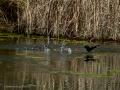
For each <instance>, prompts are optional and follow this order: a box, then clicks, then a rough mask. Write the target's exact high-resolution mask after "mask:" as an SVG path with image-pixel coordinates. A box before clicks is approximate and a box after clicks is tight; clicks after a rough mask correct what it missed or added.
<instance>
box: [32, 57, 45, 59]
mask: <svg viewBox="0 0 120 90" xmlns="http://www.w3.org/2000/svg"><path fill="white" fill-rule="evenodd" d="M31 58H33V59H38V58H45V57H31Z"/></svg>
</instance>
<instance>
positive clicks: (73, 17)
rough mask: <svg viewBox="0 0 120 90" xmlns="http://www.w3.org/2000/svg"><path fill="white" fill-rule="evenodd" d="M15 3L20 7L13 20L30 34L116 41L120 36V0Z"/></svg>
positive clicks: (16, 0) (23, 0)
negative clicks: (15, 19) (15, 18)
mask: <svg viewBox="0 0 120 90" xmlns="http://www.w3.org/2000/svg"><path fill="white" fill-rule="evenodd" d="M12 3H15V4H17V8H18V9H17V21H16V22H14V23H18V24H16V25H18V26H17V27H18V28H17V29H18V30H19V29H20V30H24V33H27V34H34V33H37V34H40V35H47V34H50V35H51V36H53V37H60V36H66V37H69V38H73V37H75V38H85V39H88V38H89V39H114V40H116V39H118V37H119V30H120V28H119V26H120V17H119V16H120V15H119V13H120V10H119V0H114V1H112V0H106V1H96V0H90V1H88V0H76V1H73V0H43V1H41V0H34V1H33V0H12ZM19 12H20V13H19ZM14 25H15V24H14ZM52 28H53V29H52ZM51 29H52V30H51ZM19 32H22V31H19Z"/></svg>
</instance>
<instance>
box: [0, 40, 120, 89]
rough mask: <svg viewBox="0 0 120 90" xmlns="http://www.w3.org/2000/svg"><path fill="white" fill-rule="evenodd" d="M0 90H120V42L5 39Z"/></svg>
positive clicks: (0, 51) (1, 47)
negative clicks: (48, 46) (90, 49)
mask: <svg viewBox="0 0 120 90" xmlns="http://www.w3.org/2000/svg"><path fill="white" fill-rule="evenodd" d="M48 43H49V45H50V49H49V51H48V50H45V48H44V45H47V44H48ZM98 44H99V45H100V47H98V48H95V49H94V50H92V51H91V52H90V53H87V52H86V50H85V49H84V46H85V45H89V46H94V45H98ZM61 47H63V48H62V50H61ZM68 49H69V50H68ZM0 90H120V45H119V43H93V42H91V43H77V42H68V41H63V40H61V41H58V40H55V39H50V40H49V42H48V40H47V39H27V38H2V39H1V40H0Z"/></svg>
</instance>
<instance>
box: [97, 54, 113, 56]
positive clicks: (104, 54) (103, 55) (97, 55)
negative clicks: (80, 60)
mask: <svg viewBox="0 0 120 90" xmlns="http://www.w3.org/2000/svg"><path fill="white" fill-rule="evenodd" d="M112 55H113V54H102V55H95V56H112Z"/></svg>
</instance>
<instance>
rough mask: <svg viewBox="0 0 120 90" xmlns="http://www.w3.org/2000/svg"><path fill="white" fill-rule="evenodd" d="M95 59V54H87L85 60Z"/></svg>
mask: <svg viewBox="0 0 120 90" xmlns="http://www.w3.org/2000/svg"><path fill="white" fill-rule="evenodd" d="M90 60H91V61H94V60H95V59H94V58H93V55H90V54H87V55H86V60H85V61H90Z"/></svg>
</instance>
